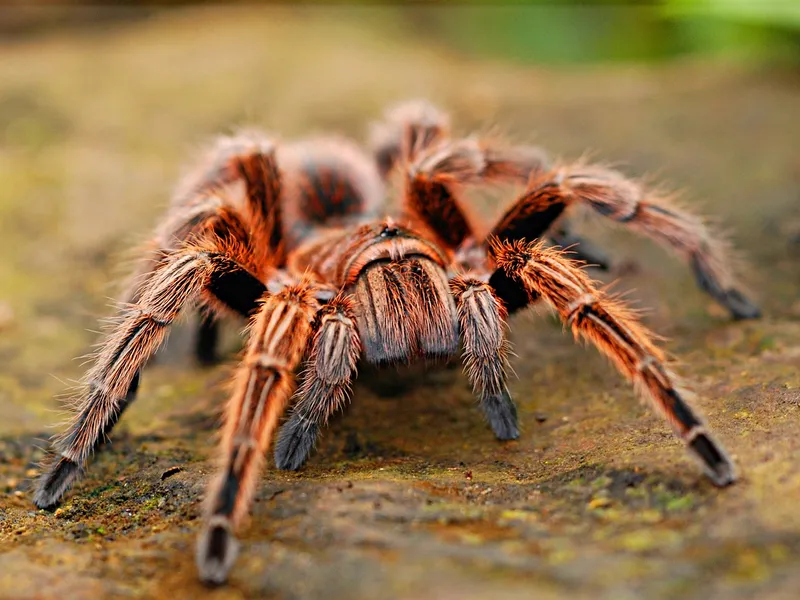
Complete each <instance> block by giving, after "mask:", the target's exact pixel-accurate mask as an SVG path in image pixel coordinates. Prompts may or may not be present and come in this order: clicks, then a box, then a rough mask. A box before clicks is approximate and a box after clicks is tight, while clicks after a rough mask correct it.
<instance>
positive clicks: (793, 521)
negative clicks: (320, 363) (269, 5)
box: [0, 9, 800, 600]
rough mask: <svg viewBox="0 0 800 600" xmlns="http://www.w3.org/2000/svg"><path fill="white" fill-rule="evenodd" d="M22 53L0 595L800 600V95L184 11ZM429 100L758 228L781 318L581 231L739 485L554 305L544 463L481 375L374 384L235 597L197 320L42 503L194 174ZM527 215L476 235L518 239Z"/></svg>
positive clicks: (11, 76) (5, 276) (237, 580)
mask: <svg viewBox="0 0 800 600" xmlns="http://www.w3.org/2000/svg"><path fill="white" fill-rule="evenodd" d="M3 55H4V59H5V60H3V61H2V62H0V136H2V137H1V138H0V181H1V182H2V185H0V256H2V257H3V258H2V259H0V361H2V368H0V412H2V419H0V597H7V598H59V599H62V600H63V599H64V598H97V597H112V596H113V597H122V596H125V597H127V596H130V597H148V598H149V597H153V598H170V599H172V600H175V599H177V598H184V597H186V598H198V597H217V598H237V597H275V598H323V597H324V598H327V599H335V598H343V599H344V598H348V599H351V598H365V599H366V598H369V599H372V598H442V599H449V598H484V597H486V598H498V599H504V598H527V597H536V598H543V599H549V598H576V597H585V598H609V599H611V598H614V599H618V598H673V597H677V596H681V597H685V598H703V599H704V600H709V599H716V598H720V599H722V598H725V599H726V600H728V599H731V598H750V597H753V598H759V599H772V598H776V599H777V598H795V597H797V596H796V594H797V590H799V589H800V516H799V515H800V513H799V512H798V510H797V500H798V498H800V371H799V370H798V364H799V363H800V299H799V296H798V289H799V288H800V285H799V284H800V267H798V259H800V209H799V208H798V202H797V201H798V178H799V177H800V162H798V154H797V139H798V133H800V131H798V127H797V106H798V105H800V102H799V101H800V81H798V78H797V74H796V73H785V72H775V71H764V70H758V71H756V70H752V71H751V70H746V69H739V68H733V67H731V66H730V65H727V64H716V63H712V64H694V63H691V64H689V63H683V64H676V65H671V66H662V67H657V68H656V67H654V68H649V69H643V68H634V67H624V68H623V67H614V68H612V67H604V68H602V69H583V68H582V69H580V70H566V71H547V70H542V69H536V68H528V67H522V66H510V65H503V64H498V63H495V62H492V63H480V62H472V61H467V60H466V59H462V58H460V57H459V56H456V55H453V54H451V53H447V52H443V51H442V49H441V48H437V47H433V46H426V45H420V44H419V43H416V42H414V43H412V42H411V41H409V40H407V39H404V38H403V37H402V36H401V35H400V34H398V33H392V32H385V33H378V32H374V31H370V30H367V29H365V28H363V27H358V26H355V25H352V24H348V23H346V22H344V21H340V20H339V19H338V18H337V14H336V11H335V10H331V11H318V12H316V13H304V12H302V11H301V12H297V11H290V10H276V11H274V12H272V13H270V14H268V15H267V17H265V16H264V15H263V14H262V13H256V12H251V10H250V9H242V10H229V11H224V10H221V9H215V10H213V11H209V10H196V11H177V12H170V13H164V14H162V15H157V16H154V17H153V18H150V19H147V20H142V21H137V22H134V23H131V24H127V25H119V24H117V25H114V26H108V27H107V28H104V29H103V30H96V31H80V32H77V33H64V34H58V35H56V34H52V35H49V36H48V37H42V38H35V39H31V40H25V39H21V40H18V41H16V42H14V43H13V44H9V45H7V46H5V47H4V48H3ZM414 96H427V97H429V98H430V99H431V100H433V101H435V102H437V103H438V104H440V105H442V106H444V107H447V108H448V109H450V110H451V111H452V113H453V116H454V120H455V123H456V124H457V128H459V129H460V130H462V131H467V130H470V129H472V128H476V127H477V128H481V129H482V130H483V131H487V130H490V129H492V128H494V129H495V130H496V129H499V130H500V131H504V132H506V133H508V134H509V135H510V137H512V139H514V140H516V141H532V142H535V143H539V144H542V145H544V146H546V147H547V148H548V149H549V150H550V151H551V153H552V154H553V155H555V156H559V157H563V158H564V159H565V160H574V159H577V158H579V157H581V156H582V155H583V154H584V153H585V152H586V151H587V150H588V151H591V156H592V157H593V159H596V160H599V161H603V162H612V163H615V164H619V165H620V166H621V168H622V169H623V170H624V171H625V172H626V173H629V174H631V175H637V176H639V175H645V174H655V175H656V176H657V180H658V181H659V182H664V183H666V184H668V185H669V186H671V187H678V188H682V189H685V190H686V194H685V201H686V203H687V204H688V205H690V206H693V207H696V209H697V210H698V211H700V212H702V213H704V214H708V215H713V216H714V217H717V218H718V220H719V221H720V222H721V223H722V224H723V225H724V227H725V228H726V229H728V230H729V231H730V232H731V237H732V239H733V241H734V242H735V244H736V246H737V247H738V248H739V249H740V250H741V252H742V254H743V255H744V256H746V257H747V259H748V263H749V269H747V270H746V276H745V279H746V280H747V281H748V283H749V284H750V287H751V289H752V290H753V291H754V295H755V296H756V297H757V298H758V300H759V302H760V303H761V305H762V306H763V309H764V313H765V316H764V318H763V319H761V320H759V321H752V322H731V321H730V320H728V318H727V316H726V314H725V313H724V312H723V311H722V310H721V309H719V308H718V307H717V306H715V305H714V304H713V303H712V302H711V301H710V300H709V299H708V298H707V297H706V296H704V295H703V294H702V293H700V292H699V291H698V290H697V289H696V288H695V286H694V282H693V281H692V278H691V274H690V272H689V270H688V269H687V268H685V266H684V265H682V264H681V263H680V262H679V261H678V260H676V259H673V258H671V257H670V256H668V255H667V254H666V253H664V251H663V250H662V249H660V248H658V247H656V246H654V245H653V244H651V243H649V242H648V241H646V240H642V239H640V238H637V237H634V236H633V235H631V234H630V233H628V232H625V231H621V230H619V229H615V228H610V227H606V226H604V225H602V224H600V223H599V221H598V220H597V219H587V220H586V221H585V222H582V223H581V230H582V232H584V233H585V235H586V236H587V237H589V238H591V239H592V240H593V241H594V242H596V243H597V244H598V245H601V246H602V247H603V248H605V249H606V250H607V251H608V253H609V254H610V255H611V256H613V258H614V264H615V268H614V271H613V272H612V273H610V274H603V275H602V278H603V279H604V280H606V281H608V282H610V281H612V280H617V283H616V289H617V290H619V291H626V292H628V296H627V297H628V298H629V300H631V301H633V302H635V303H636V305H637V306H638V307H640V308H645V307H646V308H647V311H646V312H645V313H644V316H643V318H644V320H645V321H646V322H647V324H648V325H649V326H650V327H651V328H653V329H654V330H655V331H657V332H659V333H660V334H662V335H664V336H665V337H666V338H667V341H666V342H665V344H666V347H667V348H668V350H669V351H670V352H671V353H672V354H673V355H674V356H676V358H677V359H678V360H677V362H676V370H677V371H678V372H679V373H680V374H681V375H682V376H683V377H684V378H685V379H686V381H687V382H689V383H690V384H691V387H692V389H693V390H694V392H695V394H696V399H695V402H696V404H697V406H698V407H699V408H700V409H701V410H702V411H703V412H704V414H705V415H706V416H707V417H708V421H709V423H710V425H711V426H712V427H713V429H714V430H715V432H716V433H717V435H718V437H719V438H720V439H721V440H722V441H723V442H724V443H725V444H726V446H727V447H728V448H729V450H730V452H731V454H732V456H733V458H734V460H735V461H736V463H737V466H738V468H739V470H740V474H741V478H740V481H739V482H738V483H737V484H736V485H734V486H733V487H731V488H728V489H725V490H718V489H715V488H714V487H713V486H712V485H710V484H709V483H708V482H707V481H706V480H705V478H704V477H703V476H702V474H701V473H700V472H699V470H698V469H697V467H696V465H695V464H694V463H693V462H692V461H691V460H690V459H689V458H688V457H687V455H686V454H685V452H684V450H683V448H682V446H681V444H680V443H679V442H678V441H677V440H676V439H675V438H674V437H673V436H672V434H671V432H670V431H669V429H668V427H667V426H666V425H665V423H663V422H662V421H661V420H660V419H659V418H658V417H657V416H655V415H654V414H653V413H652V412H651V410H650V409H649V407H647V406H643V405H641V404H640V402H639V401H638V400H637V399H636V397H635V395H634V393H633V391H632V390H631V388H630V386H629V385H628V384H627V383H626V382H624V381H623V380H622V379H621V378H620V377H619V376H618V375H617V374H616V373H615V372H614V370H613V369H612V368H611V366H610V365H609V364H608V363H607V361H605V360H604V359H603V358H602V357H600V356H599V355H598V354H597V353H596V352H595V351H594V350H593V349H591V348H583V347H581V346H579V345H576V344H574V343H573V341H572V339H571V336H569V335H567V334H565V333H564V332H563V331H562V328H561V326H560V325H558V324H557V323H555V321H554V320H553V319H552V318H551V317H549V316H548V313H547V311H545V310H544V309H538V310H532V311H531V314H530V315H520V316H516V317H514V318H513V319H512V321H511V340H512V342H513V345H514V351H515V354H516V356H515V357H514V358H513V361H512V364H513V368H514V371H515V373H516V377H514V378H513V379H512V382H511V390H512V393H513V395H514V396H515V398H516V400H517V403H518V406H519V413H520V420H521V427H522V430H523V434H522V437H521V438H520V440H519V441H516V442H512V443H505V444H501V443H498V442H497V441H495V440H494V439H493V437H492V435H491V433H490V431H489V430H488V428H487V427H486V426H485V424H484V423H483V421H482V418H481V416H480V414H479V412H478V411H477V410H476V408H475V402H474V400H473V397H472V395H471V392H470V390H469V388H468V385H467V382H466V379H465V378H464V377H463V375H462V374H461V373H460V372H459V369H458V368H443V369H440V370H437V371H429V372H422V371H421V370H420V369H413V370H411V371H410V372H399V373H395V372H392V371H389V372H383V373H381V374H376V373H374V372H372V371H370V370H368V369H365V370H364V372H363V377H362V379H361V380H360V381H359V382H358V384H357V385H356V388H355V393H354V397H353V402H352V405H351V406H350V407H349V408H348V410H347V411H346V413H345V414H344V415H342V417H340V418H338V419H336V421H335V422H334V423H333V424H332V425H331V427H330V428H329V429H328V430H326V431H325V432H324V435H323V437H322V439H321V440H320V443H319V445H318V449H317V451H316V453H315V454H314V455H313V457H312V458H311V460H310V461H309V463H308V465H307V466H306V467H305V468H304V469H303V470H302V471H300V472H298V473H284V472H278V471H276V470H274V469H273V468H272V467H271V466H268V468H267V470H266V471H265V473H264V475H263V480H262V483H261V485H260V486H259V489H258V493H257V497H256V502H255V505H254V509H253V515H252V519H251V522H250V523H249V525H248V526H247V527H246V528H245V530H244V531H243V533H242V541H243V549H242V554H241V557H240V559H239V561H238V563H237V564H236V566H235V568H234V570H233V572H232V575H231V581H230V584H229V585H228V586H226V587H223V588H219V589H215V590H207V589H205V588H203V587H202V586H201V585H200V584H198V583H197V582H196V574H195V569H194V540H195V536H196V534H197V531H198V527H199V520H198V513H199V510H200V502H201V498H202V494H203V489H204V486H205V484H206V483H207V481H208V480H209V478H210V476H211V474H212V473H213V469H214V451H213V448H214V440H215V426H216V420H217V417H218V414H219V407H220V406H221V405H222V404H223V402H224V401H225V396H226V388H225V383H226V381H227V379H228V377H229V374H230V366H224V365H223V366H221V367H218V368H213V369H205V370H202V369H199V368H198V367H196V366H194V365H193V363H192V361H191V359H190V357H189V352H188V349H187V344H186V340H188V339H189V338H190V336H191V319H189V324H183V325H181V326H179V327H177V328H176V330H175V333H174V335H173V337H171V339H170V343H169V345H168V347H167V348H166V349H165V351H164V352H163V353H162V354H161V360H159V361H157V362H156V364H154V365H152V366H151V367H150V368H149V369H148V370H147V371H146V374H145V377H144V378H143V383H142V387H141V393H140V399H139V400H138V401H137V403H136V404H135V405H134V406H133V407H132V408H131V409H130V410H129V411H128V413H126V415H125V418H124V420H123V422H122V424H121V425H120V427H119V428H118V430H117V431H116V432H115V435H114V439H113V443H112V444H111V445H110V447H109V448H107V449H106V450H105V451H103V452H102V453H100V454H98V456H97V457H96V458H95V459H94V460H93V461H92V463H91V464H90V466H89V469H88V472H87V476H86V478H85V479H84V480H83V481H82V482H81V483H80V484H79V485H77V486H76V488H75V489H74V490H73V491H72V492H71V493H70V494H69V495H68V497H67V498H66V500H65V502H64V504H63V505H62V506H61V508H59V509H58V510H57V511H55V512H54V513H48V512H44V511H39V510H36V509H35V507H34V506H33V504H32V502H31V491H30V490H31V480H32V479H33V478H35V476H36V475H37V466H36V465H37V463H38V461H39V460H40V459H41V458H42V455H43V454H42V450H41V447H42V446H43V445H44V444H45V441H46V439H47V438H48V437H49V436H50V435H51V434H52V433H54V432H55V429H53V426H54V424H56V423H58V422H59V421H61V420H62V417H63V415H62V414H61V413H60V412H59V410H60V408H59V404H58V400H57V396H59V395H60V394H63V393H64V392H65V390H68V388H69V386H70V384H71V381H74V380H77V379H79V378H80V377H81V375H82V373H83V368H84V367H83V365H82V362H83V361H81V360H76V359H75V357H79V356H83V355H86V354H87V353H89V352H90V351H91V346H92V344H93V343H95V342H96V341H97V339H98V336H97V333H96V331H97V329H98V325H97V322H98V318H99V317H103V316H107V315H109V313H110V311H111V308H110V306H109V305H110V304H111V300H110V298H113V297H115V295H116V287H115V285H116V283H117V282H118V281H119V278H120V275H121V274H123V273H124V271H125V268H124V265H125V259H126V257H127V256H128V255H129V251H130V249H131V248H133V247H135V245H136V244H138V243H139V242H140V241H141V240H143V239H145V238H146V236H147V235H148V231H149V230H150V228H151V227H152V226H153V224H154V223H155V222H156V220H157V218H158V215H159V213H160V211H161V209H162V208H163V207H164V205H165V204H166V202H167V199H168V195H169V191H170V189H171V188H172V186H173V184H174V182H175V180H176V178H177V177H178V176H179V174H180V172H181V165H182V164H185V162H186V160H187V158H188V157H190V156H191V155H192V153H193V149H194V148H195V147H196V146H197V145H199V144H201V143H203V142H204V141H206V140H207V139H208V138H209V137H211V136H213V135H215V134H217V133H219V132H227V131H230V130H231V129H232V128H234V127H236V126H238V125H243V124H246V123H256V124H259V125H261V126H263V127H264V128H266V129H268V130H272V131H278V132H280V133H281V134H282V135H284V136H286V137H294V136H299V135H305V134H308V133H311V132H319V131H334V130H335V131H342V132H344V133H346V134H349V135H352V136H354V137H356V138H357V139H364V137H365V134H366V125H367V123H368V122H369V120H371V119H373V118H375V117H376V116H377V115H379V114H380V112H381V110H382V108H383V107H384V106H385V105H386V104H388V103H391V102H395V101H397V100H399V99H403V98H407V97H414ZM508 199H510V198H508V197H500V198H498V199H495V198H494V197H493V198H492V199H480V200H479V201H478V203H477V206H476V210H477V212H478V213H480V214H482V215H484V216H486V217H487V218H490V217H492V216H495V215H497V214H498V213H499V212H500V211H501V210H502V204H501V203H500V202H501V201H507V200H508ZM598 276H600V274H598ZM240 326H241V324H237V323H231V324H230V328H229V335H228V336H227V338H226V347H227V349H228V351H229V352H230V356H229V360H228V361H227V362H228V363H229V364H233V363H234V358H235V351H236V349H237V347H238V344H239V341H238V338H237V331H238V328H239V327H240ZM409 382H412V383H411V384H409ZM401 383H402V385H401ZM176 467H177V469H176ZM165 475H168V476H165Z"/></svg>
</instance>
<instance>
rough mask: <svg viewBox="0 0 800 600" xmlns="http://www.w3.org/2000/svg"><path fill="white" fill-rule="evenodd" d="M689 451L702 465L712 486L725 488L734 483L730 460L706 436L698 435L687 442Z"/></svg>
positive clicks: (734, 478)
mask: <svg viewBox="0 0 800 600" xmlns="http://www.w3.org/2000/svg"><path fill="white" fill-rule="evenodd" d="M689 449H690V450H691V452H693V453H694V454H695V456H697V457H698V458H699V459H700V461H701V462H702V463H703V467H704V468H705V471H706V474H707V475H708V476H709V478H710V479H711V481H712V482H713V483H714V485H716V486H718V487H726V486H728V485H731V484H732V483H733V482H735V481H736V472H735V470H734V467H733V463H732V462H731V460H730V459H729V458H728V457H727V456H726V455H725V453H724V452H723V450H722V449H721V448H720V447H719V446H718V445H717V443H716V442H714V440H712V439H711V438H710V437H709V436H708V435H707V434H705V433H699V434H698V435H696V436H695V437H694V439H693V440H692V441H691V442H689Z"/></svg>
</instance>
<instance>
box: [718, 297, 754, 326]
mask: <svg viewBox="0 0 800 600" xmlns="http://www.w3.org/2000/svg"><path fill="white" fill-rule="evenodd" d="M723 304H724V305H725V307H726V308H727V309H728V310H729V311H730V312H731V315H732V316H733V318H734V319H736V320H737V321H744V320H747V319H758V318H760V317H761V309H760V308H759V307H758V306H756V305H755V304H753V303H752V302H751V301H750V300H749V299H747V298H746V297H745V296H744V294H742V293H741V292H740V291H739V290H728V291H727V292H726V293H725V299H724V300H723Z"/></svg>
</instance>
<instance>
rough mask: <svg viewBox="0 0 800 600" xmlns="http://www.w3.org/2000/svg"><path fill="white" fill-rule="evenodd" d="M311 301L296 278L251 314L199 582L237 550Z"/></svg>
mask: <svg viewBox="0 0 800 600" xmlns="http://www.w3.org/2000/svg"><path fill="white" fill-rule="evenodd" d="M318 309H319V304H318V303H317V301H316V300H315V298H314V295H313V293H312V289H311V287H310V286H309V285H308V284H307V283H301V284H298V285H295V286H289V287H286V288H284V289H283V290H282V291H280V292H278V293H277V294H274V295H269V296H267V297H266V298H265V299H264V302H263V304H262V306H261V309H260V310H259V312H258V313H257V314H256V315H255V317H254V318H253V321H252V326H251V332H250V338H249V341H248V344H247V351H246V353H245V357H244V360H243V361H242V363H241V365H240V367H239V369H238V372H237V374H236V379H235V387H234V391H233V394H232V395H231V398H230V401H229V402H228V404H227V406H226V408H225V423H224V427H223V431H222V441H221V444H220V450H221V459H222V468H221V469H220V471H219V474H218V476H217V477H216V478H215V479H214V481H213V482H212V483H211V486H210V488H209V491H208V495H207V502H206V517H205V523H204V525H203V530H202V533H201V535H200V537H199V539H198V545H197V567H198V570H199V572H200V577H201V578H202V579H203V580H204V581H206V582H209V583H222V582H224V581H225V579H226V578H227V574H228V571H229V570H230V568H231V566H232V564H233V562H234V560H235V558H236V553H237V546H238V544H237V541H236V539H235V537H234V532H235V530H236V528H237V527H238V526H239V525H240V524H241V522H242V521H243V519H244V518H245V517H246V516H247V513H248V510H249V508H250V504H251V502H252V498H253V493H254V490H255V485H256V483H257V478H258V474H259V472H260V469H261V465H262V463H263V461H264V454H265V452H266V450H267V448H268V447H269V444H270V441H271V439H272V434H273V432H274V430H275V427H276V426H277V424H278V419H279V418H280V416H281V414H282V413H283V411H284V408H285V407H286V404H287V402H288V401H289V398H290V397H291V394H292V391H293V389H294V370H295V368H296V367H297V366H298V365H299V364H300V361H301V360H302V358H303V354H304V352H305V348H306V344H307V342H308V340H309V338H310V336H311V332H312V321H313V319H314V315H315V314H316V312H317V310H318Z"/></svg>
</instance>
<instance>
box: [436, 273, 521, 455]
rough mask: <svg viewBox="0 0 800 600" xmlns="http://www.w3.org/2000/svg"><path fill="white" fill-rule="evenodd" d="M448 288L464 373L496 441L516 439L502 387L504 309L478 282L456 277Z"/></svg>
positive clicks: (513, 409)
mask: <svg viewBox="0 0 800 600" xmlns="http://www.w3.org/2000/svg"><path fill="white" fill-rule="evenodd" d="M450 288H451V290H452V292H453V295H454V296H455V299H456V308H457V310H458V321H459V325H460V331H461V338H462V340H463V342H464V351H463V362H464V371H465V372H466V374H467V377H468V378H469V381H470V383H471V384H472V387H473V390H474V392H475V394H476V395H477V396H478V399H479V401H480V406H481V409H482V410H483V413H484V415H485V416H486V420H487V421H488V422H489V425H490V426H491V428H492V431H494V433H495V435H496V436H497V439H499V440H515V439H517V438H518V437H519V427H518V425H517V409H516V406H514V401H513V400H512V399H511V395H510V394H509V393H508V388H507V387H506V369H507V368H508V341H507V339H506V310H505V307H504V306H503V303H502V301H501V300H500V299H499V298H498V297H497V296H496V295H495V292H494V290H492V288H491V286H489V285H488V284H487V283H485V282H484V281H482V280H481V279H478V278H474V277H470V276H469V275H459V276H457V277H455V278H453V279H452V280H451V281H450Z"/></svg>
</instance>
